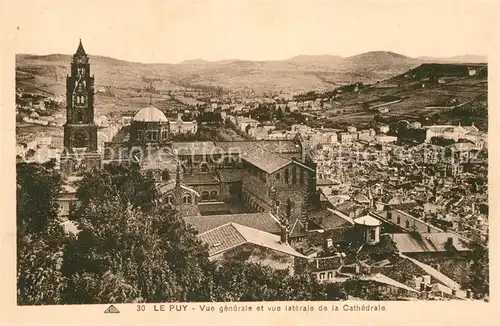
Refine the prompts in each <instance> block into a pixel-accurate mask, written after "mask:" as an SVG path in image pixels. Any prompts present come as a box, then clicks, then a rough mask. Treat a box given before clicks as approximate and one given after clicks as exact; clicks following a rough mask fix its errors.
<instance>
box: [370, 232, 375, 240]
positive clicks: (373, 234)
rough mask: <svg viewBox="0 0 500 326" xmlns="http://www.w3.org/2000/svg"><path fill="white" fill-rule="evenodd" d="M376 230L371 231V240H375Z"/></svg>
mask: <svg viewBox="0 0 500 326" xmlns="http://www.w3.org/2000/svg"><path fill="white" fill-rule="evenodd" d="M375 233H376V232H375V230H370V240H375Z"/></svg>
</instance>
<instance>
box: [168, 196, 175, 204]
mask: <svg viewBox="0 0 500 326" xmlns="http://www.w3.org/2000/svg"><path fill="white" fill-rule="evenodd" d="M166 200H167V204H169V205H172V204H173V203H174V196H172V195H168V196H167V197H166Z"/></svg>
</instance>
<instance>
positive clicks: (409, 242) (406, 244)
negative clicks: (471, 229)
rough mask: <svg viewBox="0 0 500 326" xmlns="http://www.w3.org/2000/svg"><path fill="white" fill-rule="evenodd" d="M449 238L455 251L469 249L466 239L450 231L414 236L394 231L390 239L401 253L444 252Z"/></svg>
mask: <svg viewBox="0 0 500 326" xmlns="http://www.w3.org/2000/svg"><path fill="white" fill-rule="evenodd" d="M449 238H451V239H452V241H453V247H454V248H455V250H457V251H470V249H469V247H468V246H467V244H468V241H467V240H466V239H464V238H463V237H460V236H459V235H457V234H455V233H451V232H433V233H420V236H419V237H418V236H417V237H415V236H413V235H411V234H409V233H394V234H392V235H391V239H392V241H393V242H394V244H395V245H396V247H397V248H398V250H399V252H402V253H419V252H445V251H448V250H447V248H446V243H447V241H448V239H449Z"/></svg>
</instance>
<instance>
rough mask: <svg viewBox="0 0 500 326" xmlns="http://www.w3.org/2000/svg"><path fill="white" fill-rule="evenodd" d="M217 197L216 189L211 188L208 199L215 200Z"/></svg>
mask: <svg viewBox="0 0 500 326" xmlns="http://www.w3.org/2000/svg"><path fill="white" fill-rule="evenodd" d="M218 197H219V194H218V193H217V191H215V190H212V191H211V192H210V199H211V200H217V199H219V198H218Z"/></svg>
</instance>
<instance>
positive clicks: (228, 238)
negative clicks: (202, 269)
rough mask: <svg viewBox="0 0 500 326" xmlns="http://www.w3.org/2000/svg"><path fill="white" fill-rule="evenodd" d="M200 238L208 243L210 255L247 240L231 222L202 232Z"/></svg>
mask: <svg viewBox="0 0 500 326" xmlns="http://www.w3.org/2000/svg"><path fill="white" fill-rule="evenodd" d="M198 238H199V239H200V240H201V241H202V242H204V243H206V244H207V245H208V254H209V255H210V256H213V255H216V254H218V253H221V252H224V251H226V250H228V249H230V248H234V247H236V246H239V245H241V244H243V243H246V242H247V240H246V239H245V238H244V237H243V235H241V233H240V232H238V230H237V229H236V228H235V227H234V225H233V224H231V223H229V224H225V225H223V226H220V227H218V228H215V229H212V230H210V231H207V232H204V233H201V234H199V235H198Z"/></svg>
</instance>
